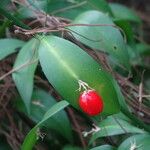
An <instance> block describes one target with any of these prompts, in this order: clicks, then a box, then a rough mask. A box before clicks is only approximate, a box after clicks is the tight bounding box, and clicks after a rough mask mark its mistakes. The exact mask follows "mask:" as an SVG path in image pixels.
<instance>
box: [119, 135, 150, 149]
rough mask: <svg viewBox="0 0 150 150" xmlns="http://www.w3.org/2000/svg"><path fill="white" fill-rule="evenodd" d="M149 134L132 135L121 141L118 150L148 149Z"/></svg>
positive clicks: (149, 147)
mask: <svg viewBox="0 0 150 150" xmlns="http://www.w3.org/2000/svg"><path fill="white" fill-rule="evenodd" d="M149 142H150V134H139V135H134V136H131V137H129V138H128V139H126V140H125V141H123V143H122V144H121V145H120V146H119V147H118V150H129V149H130V150H133V149H134V150H135V149H136V150H149V149H150V146H149Z"/></svg>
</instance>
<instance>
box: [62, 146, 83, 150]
mask: <svg viewBox="0 0 150 150" xmlns="http://www.w3.org/2000/svg"><path fill="white" fill-rule="evenodd" d="M62 150H81V148H79V147H76V146H72V145H66V146H65V147H64V148H63V149H62Z"/></svg>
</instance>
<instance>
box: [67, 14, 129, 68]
mask: <svg viewBox="0 0 150 150" xmlns="http://www.w3.org/2000/svg"><path fill="white" fill-rule="evenodd" d="M72 23H73V24H87V25H86V26H80V25H77V26H71V27H69V29H70V30H71V31H72V34H73V36H74V37H75V38H76V39H77V40H79V41H81V42H82V43H83V44H85V45H87V46H89V47H91V48H93V49H96V50H100V51H104V52H106V53H108V54H109V56H110V57H111V58H113V60H115V61H116V62H117V63H118V64H119V65H123V66H124V67H126V68H128V69H129V68H130V65H129V56H128V53H127V50H126V45H125V43H124V40H123V37H122V35H121V33H120V31H119V29H117V28H115V27H114V26H115V24H114V23H113V21H112V20H111V18H110V17H109V16H108V15H107V14H104V13H101V12H98V11H87V12H85V13H82V14H81V15H79V16H78V17H77V18H76V19H75V20H74V21H73V22H72ZM88 24H89V25H92V24H100V25H101V26H88Z"/></svg>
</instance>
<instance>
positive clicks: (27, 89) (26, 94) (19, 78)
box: [12, 39, 39, 113]
mask: <svg viewBox="0 0 150 150" xmlns="http://www.w3.org/2000/svg"><path fill="white" fill-rule="evenodd" d="M38 43H39V41H38V40H37V39H32V40H30V41H29V42H28V43H26V44H25V45H24V46H23V47H22V49H21V51H20V52H19V54H18V56H17V58H16V61H15V64H14V67H13V68H14V69H16V71H15V72H14V73H13V74H12V76H13V80H14V82H15V85H16V87H17V89H18V91H19V93H20V95H21V97H22V99H23V101H24V103H25V106H26V109H27V111H28V113H29V112H30V101H31V96H32V90H33V78H34V72H35V69H36V66H37V63H38V61H37V58H38V55H37V45H38ZM17 68H18V69H17Z"/></svg>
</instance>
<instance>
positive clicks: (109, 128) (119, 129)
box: [90, 116, 146, 144]
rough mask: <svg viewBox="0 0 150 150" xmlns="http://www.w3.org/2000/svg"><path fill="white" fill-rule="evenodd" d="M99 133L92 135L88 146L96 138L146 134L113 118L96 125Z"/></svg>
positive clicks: (127, 123)
mask: <svg viewBox="0 0 150 150" xmlns="http://www.w3.org/2000/svg"><path fill="white" fill-rule="evenodd" d="M98 126H99V127H100V131H98V132H96V133H94V134H93V135H92V137H91V140H90V144H92V143H93V142H94V141H95V140H96V139H97V138H101V137H107V136H114V135H120V134H127V133H146V132H145V131H144V130H141V129H139V128H137V127H135V126H133V125H131V124H130V123H129V122H127V121H125V120H122V119H119V118H115V117H113V116H109V117H107V118H106V119H105V120H103V121H102V122H100V123H99V124H98Z"/></svg>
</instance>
